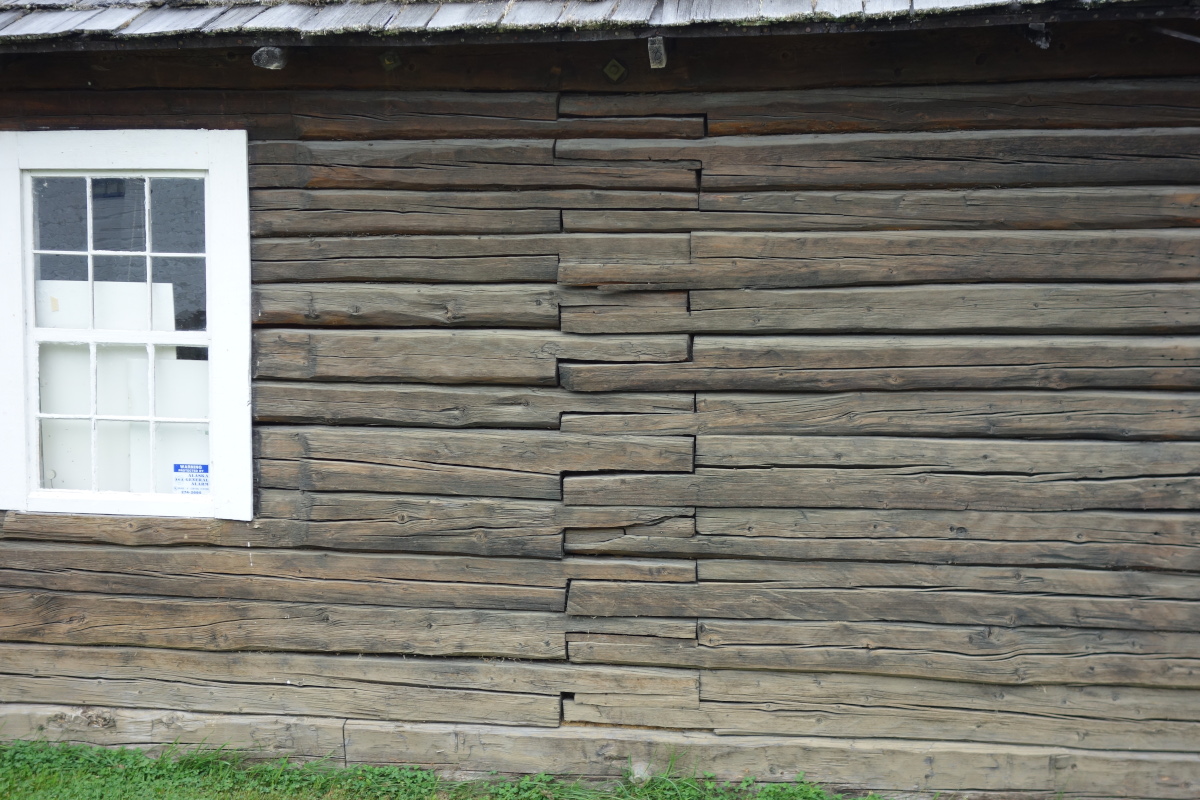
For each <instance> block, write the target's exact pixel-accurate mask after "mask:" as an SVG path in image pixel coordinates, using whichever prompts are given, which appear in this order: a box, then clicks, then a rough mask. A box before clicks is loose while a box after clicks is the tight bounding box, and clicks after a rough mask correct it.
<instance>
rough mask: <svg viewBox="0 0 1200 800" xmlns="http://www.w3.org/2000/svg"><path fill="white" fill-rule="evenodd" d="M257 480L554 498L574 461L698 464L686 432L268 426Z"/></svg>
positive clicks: (627, 465)
mask: <svg viewBox="0 0 1200 800" xmlns="http://www.w3.org/2000/svg"><path fill="white" fill-rule="evenodd" d="M256 435H257V441H258V455H259V457H260V461H259V476H260V481H261V485H262V486H265V487H270V488H282V489H304V490H318V491H331V490H332V491H338V490H340V491H380V490H383V491H409V492H422V493H426V494H457V495H473V494H477V495H484V496H492V497H533V498H547V499H557V498H558V497H559V491H560V489H559V479H560V476H561V475H562V474H563V473H564V472H568V471H594V470H605V469H608V470H619V469H632V470H646V471H651V472H654V471H681V472H686V471H689V470H691V469H692V440H691V439H690V438H688V437H676V438H674V439H666V438H663V437H657V436H656V437H623V438H618V437H613V436H594V437H593V436H583V435H579V434H571V433H560V432H558V431H528V430H526V431H504V430H484V429H478V430H470V431H432V430H428V429H421V428H416V429H395V428H392V429H377V428H329V427H278V428H276V427H264V428H260V429H259V430H258V431H257V434H256Z"/></svg>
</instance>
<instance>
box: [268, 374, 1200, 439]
mask: <svg viewBox="0 0 1200 800" xmlns="http://www.w3.org/2000/svg"><path fill="white" fill-rule="evenodd" d="M266 385H267V386H270V385H271V384H266ZM260 391H261V390H260ZM585 396H591V395H585ZM595 396H596V397H605V396H606V395H595ZM562 430H564V431H571V432H573V433H589V434H601V433H635V434H636V433H642V434H673V435H682V436H686V435H695V434H793V435H802V434H824V435H829V436H860V435H871V434H875V435H886V436H999V437H1005V436H1021V437H1040V438H1047V439H1069V438H1092V439H1195V438H1200V394H1191V393H1188V394H1184V393H1175V392H1117V391H1108V392H1105V391H1070V392H969V391H949V392H855V393H850V394H789V395H780V394H750V393H732V392H730V393H711V394H710V393H701V394H699V395H697V398H696V411H695V413H691V414H689V413H686V412H679V411H675V412H673V413H666V414H639V413H629V412H625V413H614V414H609V413H571V412H567V413H564V414H563V417H562Z"/></svg>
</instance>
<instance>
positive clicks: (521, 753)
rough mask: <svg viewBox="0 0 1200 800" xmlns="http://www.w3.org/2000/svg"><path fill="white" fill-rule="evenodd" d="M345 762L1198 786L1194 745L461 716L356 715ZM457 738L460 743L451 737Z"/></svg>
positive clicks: (1054, 787)
mask: <svg viewBox="0 0 1200 800" xmlns="http://www.w3.org/2000/svg"><path fill="white" fill-rule="evenodd" d="M345 740H346V758H347V763H388V764H414V763H415V764H420V765H425V766H430V767H434V768H438V769H454V770H472V771H477V772H479V773H487V772H488V771H496V770H509V771H514V772H523V773H528V772H534V771H537V770H539V769H541V770H545V771H546V772H551V773H561V774H571V775H586V776H593V777H617V776H619V775H621V774H622V770H626V771H627V770H628V769H629V764H630V763H633V764H643V765H645V767H644V768H645V769H646V770H647V771H648V772H655V773H656V772H659V771H661V770H662V769H665V768H666V766H667V765H668V764H671V765H673V766H674V767H675V768H676V769H679V770H681V771H687V772H688V773H691V772H697V773H699V772H708V773H710V774H712V775H713V776H714V777H715V778H716V779H718V780H740V779H741V778H742V777H744V776H749V775H764V774H765V775H770V776H771V778H772V779H774V780H792V779H794V778H796V777H799V775H800V774H801V766H800V765H803V775H804V777H805V778H807V779H808V780H816V781H821V782H823V783H830V782H844V781H845V780H846V778H845V776H847V775H853V776H854V782H855V785H856V786H857V787H860V788H878V789H881V790H884V791H888V790H890V788H889V787H895V786H904V787H908V788H910V789H913V790H916V791H924V792H937V791H939V790H941V789H943V788H945V789H948V790H953V789H955V788H957V787H961V786H966V785H970V786H973V787H977V788H978V790H982V791H988V790H993V791H1001V792H1012V791H1014V790H1015V791H1021V790H1026V791H1039V792H1055V791H1059V790H1062V791H1064V792H1066V791H1070V792H1072V793H1076V796H1078V797H1084V796H1087V794H1091V795H1101V796H1102V795H1103V794H1105V793H1106V792H1107V793H1119V794H1120V795H1121V796H1123V797H1129V798H1138V797H1146V798H1149V797H1158V798H1163V797H1165V798H1170V799H1171V800H1189V799H1190V797H1191V795H1192V794H1194V791H1195V788H1196V787H1197V786H1200V759H1197V758H1196V757H1195V756H1193V755H1190V754H1187V753H1172V754H1167V753H1144V754H1138V753H1132V752H1120V751H1096V750H1091V751H1089V750H1080V749H1068V748H1065V747H1033V746H1018V745H995V744H977V743H969V742H961V743H951V742H928V741H911V740H905V739H867V740H861V739H858V740H849V739H837V738H825V737H819V736H812V737H798V736H786V737H781V736H716V735H713V734H711V733H701V732H682V731H680V732H676V731H645V730H621V729H619V728H618V729H615V728H611V727H588V726H565V727H562V728H558V729H539V728H511V729H507V730H506V729H504V728H502V727H499V726H495V727H493V726H454V725H436V724H424V725H418V724H401V723H385V722H369V721H363V722H358V721H354V720H351V721H348V722H347V724H346V728H345ZM456 743H457V747H456V746H455V745H456Z"/></svg>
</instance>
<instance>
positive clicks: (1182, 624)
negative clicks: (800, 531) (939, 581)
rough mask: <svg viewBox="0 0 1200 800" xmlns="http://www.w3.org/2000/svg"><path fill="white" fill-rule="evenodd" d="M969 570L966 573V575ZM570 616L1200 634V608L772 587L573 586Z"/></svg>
mask: <svg viewBox="0 0 1200 800" xmlns="http://www.w3.org/2000/svg"><path fill="white" fill-rule="evenodd" d="M964 569H966V568H964ZM567 613H568V614H579V615H586V616H605V615H609V614H611V615H613V616H632V615H634V614H647V615H653V616H663V617H705V616H711V617H720V618H725V619H795V620H809V621H827V622H854V621H861V622H873V621H889V622H925V623H933V624H946V625H970V624H983V625H995V626H1002V627H1017V626H1027V625H1032V626H1075V627H1080V628H1119V629H1128V630H1159V631H1194V630H1196V628H1197V625H1198V624H1200V603H1196V602H1192V601H1188V600H1157V599H1147V598H1138V599H1128V598H1116V597H1088V596H1066V595H1045V594H1032V593H1026V594H1012V593H991V592H981V591H962V590H958V589H953V590H951V589H946V590H942V591H937V592H929V591H924V590H921V589H897V588H883V589H874V588H872V589H825V588H822V589H778V588H774V586H773V585H772V584H770V583H718V582H712V583H698V584H688V583H680V584H653V583H621V582H619V581H573V582H572V583H571V589H570V593H569V595H568V597H567Z"/></svg>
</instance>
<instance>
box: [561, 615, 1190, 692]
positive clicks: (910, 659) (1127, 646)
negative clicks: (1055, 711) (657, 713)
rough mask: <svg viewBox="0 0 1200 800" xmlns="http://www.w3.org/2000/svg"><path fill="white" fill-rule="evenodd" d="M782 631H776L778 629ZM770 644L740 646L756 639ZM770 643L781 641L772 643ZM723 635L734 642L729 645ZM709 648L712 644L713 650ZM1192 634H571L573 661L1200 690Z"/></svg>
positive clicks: (859, 627) (893, 626) (849, 627)
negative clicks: (692, 638)
mask: <svg viewBox="0 0 1200 800" xmlns="http://www.w3.org/2000/svg"><path fill="white" fill-rule="evenodd" d="M777 631H780V632H782V633H776V632H777ZM759 632H763V633H764V635H762V636H758V637H757V638H759V639H766V640H768V641H762V642H758V641H756V642H755V643H753V644H739V643H737V640H740V639H744V638H755V634H756V633H759ZM772 637H775V638H782V639H784V641H783V642H782V643H780V642H773V641H769V640H770V639H771V638H772ZM726 639H729V640H731V641H729V642H727V641H726ZM710 642H711V644H710ZM1198 644H1200V642H1197V640H1196V636H1195V634H1191V633H1163V632H1146V631H1117V630H1087V629H1084V628H1076V627H1072V628H1054V627H1037V628H1012V629H1005V628H1001V627H989V626H983V625H979V626H974V627H972V626H971V625H970V624H969V623H968V624H965V625H956V626H951V625H923V624H913V623H896V622H794V621H787V622H774V621H764V620H719V619H705V620H702V621H701V623H700V642H699V643H697V642H689V641H682V640H672V639H664V638H655V637H650V636H643V637H636V636H602V635H591V636H580V635H574V636H572V637H570V641H569V643H568V645H567V646H568V649H569V651H570V656H571V661H572V662H573V663H581V664H588V663H599V664H629V665H641V666H658V667H666V666H669V667H677V668H695V669H741V670H781V671H793V672H817V673H853V674H861V675H881V676H882V675H886V676H899V677H911V678H935V679H939V680H948V681H961V682H966V683H988V684H999V685H1003V686H1012V685H1027V684H1037V685H1060V684H1078V685H1090V684H1111V685H1121V686H1150V687H1164V688H1188V689H1196V688H1200V652H1198V651H1197V645H1198Z"/></svg>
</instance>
